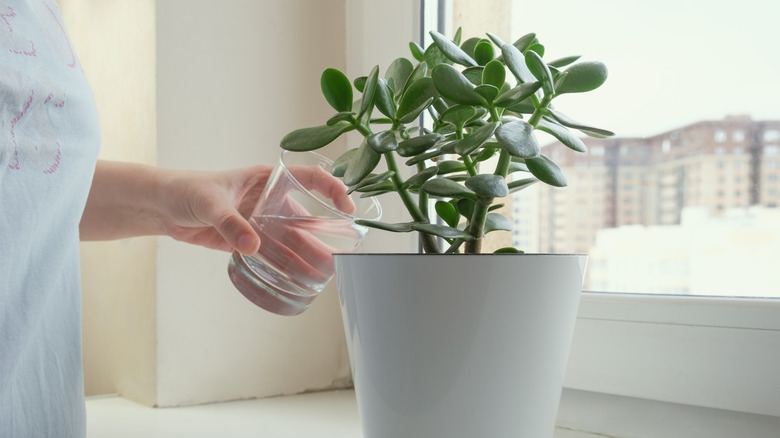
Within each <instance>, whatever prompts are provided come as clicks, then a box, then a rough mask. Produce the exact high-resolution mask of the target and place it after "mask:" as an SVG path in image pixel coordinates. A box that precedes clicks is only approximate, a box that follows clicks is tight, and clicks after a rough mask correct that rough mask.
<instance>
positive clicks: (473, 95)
mask: <svg viewBox="0 0 780 438" xmlns="http://www.w3.org/2000/svg"><path fill="white" fill-rule="evenodd" d="M431 77H432V78H433V84H434V86H435V87H436V90H437V91H438V92H439V94H441V95H442V96H443V97H444V98H446V99H449V100H451V101H453V102H455V103H459V104H462V105H475V106H480V105H485V104H486V103H487V102H486V101H485V98H484V97H482V96H481V95H480V94H479V93H477V91H476V90H474V85H473V84H472V83H471V82H469V80H468V79H466V77H465V76H463V74H462V73H461V72H459V71H458V70H456V69H455V67H453V66H451V65H446V64H440V65H437V66H436V67H435V68H434V69H433V71H432V72H431Z"/></svg>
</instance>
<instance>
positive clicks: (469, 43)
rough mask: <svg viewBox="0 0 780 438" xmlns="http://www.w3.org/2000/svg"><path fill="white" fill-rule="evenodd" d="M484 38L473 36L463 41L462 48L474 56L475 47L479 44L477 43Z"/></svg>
mask: <svg viewBox="0 0 780 438" xmlns="http://www.w3.org/2000/svg"><path fill="white" fill-rule="evenodd" d="M481 40H482V39H481V38H477V37H471V38H469V39H467V40H466V41H464V42H463V44H461V45H460V48H461V49H463V51H464V52H466V54H467V55H469V56H471V57H472V58H474V48H475V47H476V46H477V43H479V42H480V41H481Z"/></svg>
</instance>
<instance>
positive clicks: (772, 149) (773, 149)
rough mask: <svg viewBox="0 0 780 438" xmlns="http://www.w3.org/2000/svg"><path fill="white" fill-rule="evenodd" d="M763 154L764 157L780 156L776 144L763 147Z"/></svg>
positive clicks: (779, 148)
mask: <svg viewBox="0 0 780 438" xmlns="http://www.w3.org/2000/svg"><path fill="white" fill-rule="evenodd" d="M764 154H766V155H777V154H780V146H778V145H776V144H770V145H767V146H764Z"/></svg>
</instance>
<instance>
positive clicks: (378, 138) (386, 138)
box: [366, 130, 398, 154]
mask: <svg viewBox="0 0 780 438" xmlns="http://www.w3.org/2000/svg"><path fill="white" fill-rule="evenodd" d="M366 142H367V143H368V145H369V146H371V148H372V149H373V150H375V151H377V152H378V153H380V154H384V153H385V152H390V151H394V150H396V149H398V137H397V136H396V131H393V130H388V131H382V132H377V133H375V134H371V135H369V136H368V138H366Z"/></svg>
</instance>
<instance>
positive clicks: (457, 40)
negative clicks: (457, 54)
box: [452, 27, 463, 46]
mask: <svg viewBox="0 0 780 438" xmlns="http://www.w3.org/2000/svg"><path fill="white" fill-rule="evenodd" d="M462 35H463V29H462V28H460V27H458V30H456V31H455V36H454V37H452V42H454V43H455V45H458V46H460V39H461V37H462Z"/></svg>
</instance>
